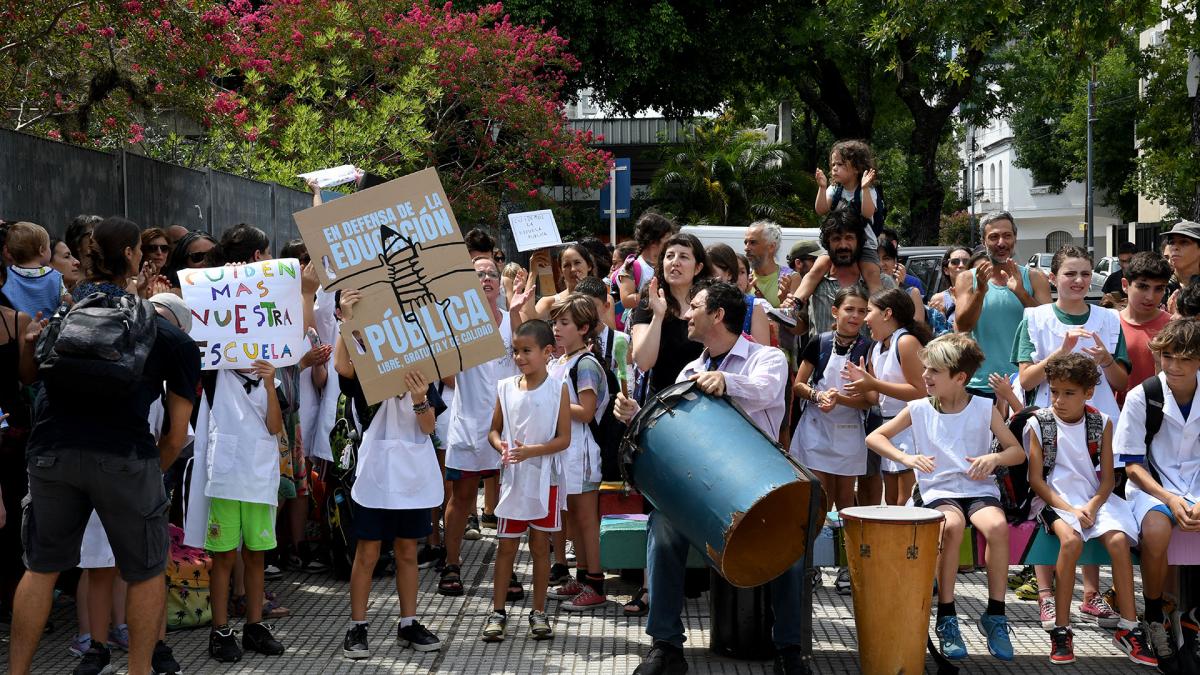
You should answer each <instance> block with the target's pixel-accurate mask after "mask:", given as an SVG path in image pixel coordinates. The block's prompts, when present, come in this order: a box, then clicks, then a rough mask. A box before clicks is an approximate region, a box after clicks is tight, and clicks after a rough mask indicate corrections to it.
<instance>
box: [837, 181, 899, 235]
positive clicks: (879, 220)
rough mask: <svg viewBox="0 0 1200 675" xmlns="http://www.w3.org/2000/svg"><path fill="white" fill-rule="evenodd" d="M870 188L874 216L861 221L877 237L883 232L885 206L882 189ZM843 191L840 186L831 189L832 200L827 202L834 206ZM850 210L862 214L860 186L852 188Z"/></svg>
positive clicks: (880, 187) (878, 187) (874, 186)
mask: <svg viewBox="0 0 1200 675" xmlns="http://www.w3.org/2000/svg"><path fill="white" fill-rule="evenodd" d="M871 187H873V188H875V214H874V215H872V216H871V217H870V218H863V220H865V221H867V223H869V224H870V225H871V230H872V231H873V232H875V236H876V237H878V236H879V233H880V232H883V227H884V225H883V220H884V216H886V215H887V204H886V202H884V201H883V187H882V186H880V185H878V184H876V185H872V186H871ZM844 191H845V189H844V188H843V187H842V186H841V185H837V186H835V187H834V188H833V198H832V199H830V200H829V201H830V202H831V203H832V204H835V205H836V204H837V203H838V201H839V200H840V199H841V198H842V193H843V192H844ZM850 208H852V209H854V210H855V211H858V212H859V213H862V186H861V185H859V186H858V187H856V188H854V196H853V197H852V198H851V199H850Z"/></svg>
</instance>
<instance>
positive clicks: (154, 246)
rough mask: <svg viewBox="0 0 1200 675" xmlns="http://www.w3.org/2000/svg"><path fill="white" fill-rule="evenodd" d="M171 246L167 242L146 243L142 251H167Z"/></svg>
mask: <svg viewBox="0 0 1200 675" xmlns="http://www.w3.org/2000/svg"><path fill="white" fill-rule="evenodd" d="M170 250H171V247H170V246H169V245H167V244H146V245H145V246H143V247H142V253H166V252H167V251H170Z"/></svg>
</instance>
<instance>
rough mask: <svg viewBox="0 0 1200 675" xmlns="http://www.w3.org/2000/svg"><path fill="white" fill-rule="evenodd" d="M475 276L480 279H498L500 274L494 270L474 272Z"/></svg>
mask: <svg viewBox="0 0 1200 675" xmlns="http://www.w3.org/2000/svg"><path fill="white" fill-rule="evenodd" d="M475 276H477V277H479V280H480V281H483V280H484V279H499V278H500V275H499V274H496V273H495V272H476V273H475Z"/></svg>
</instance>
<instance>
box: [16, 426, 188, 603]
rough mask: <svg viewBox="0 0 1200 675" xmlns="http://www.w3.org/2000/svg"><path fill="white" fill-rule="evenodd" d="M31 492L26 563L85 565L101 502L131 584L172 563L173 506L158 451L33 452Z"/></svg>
mask: <svg viewBox="0 0 1200 675" xmlns="http://www.w3.org/2000/svg"><path fill="white" fill-rule="evenodd" d="M27 469H28V472H29V494H28V495H26V496H25V499H23V500H22V502H21V538H22V543H23V545H24V548H25V552H24V562H25V566H26V568H28V569H29V570H31V571H34V572H40V573H45V574H49V573H55V572H66V571H67V570H70V569H72V568H74V567H77V566H78V565H79V559H80V550H81V546H82V543H83V535H84V531H85V530H86V528H87V523H88V520H89V518H90V517H91V515H92V510H93V509H95V510H96V512H97V514H98V515H99V517H100V521H101V522H102V523H103V525H104V530H105V531H106V533H107V535H108V541H109V543H110V544H111V546H112V552H113V558H114V560H115V562H116V564H117V567H118V568H120V570H121V578H122V579H124V580H125V581H128V582H130V583H136V582H139V581H145V580H147V579H152V578H154V577H157V576H161V575H162V573H163V572H164V571H165V570H166V568H167V544H168V539H167V511H168V509H170V506H171V503H170V501H169V500H168V499H167V494H166V491H165V490H164V489H163V481H162V471H161V470H160V469H159V467H158V458H157V457H153V458H140V457H137V456H133V455H130V456H120V455H110V454H104V453H100V452H95V451H91V450H80V449H54V450H45V451H43V452H41V453H36V452H35V453H34V454H31V455H30V456H29V458H28V463H27Z"/></svg>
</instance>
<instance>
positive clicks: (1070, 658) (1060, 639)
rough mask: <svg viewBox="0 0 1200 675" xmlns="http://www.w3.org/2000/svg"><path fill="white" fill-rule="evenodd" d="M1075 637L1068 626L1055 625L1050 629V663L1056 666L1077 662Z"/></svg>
mask: <svg viewBox="0 0 1200 675" xmlns="http://www.w3.org/2000/svg"><path fill="white" fill-rule="evenodd" d="M1074 637H1075V636H1074V634H1073V633H1072V632H1071V629H1070V628H1068V627H1067V626H1055V628H1054V630H1052V631H1050V663H1053V664H1054V665H1056V666H1059V665H1062V664H1064V663H1075V647H1074V644H1073V642H1074Z"/></svg>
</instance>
